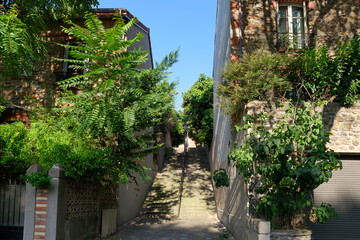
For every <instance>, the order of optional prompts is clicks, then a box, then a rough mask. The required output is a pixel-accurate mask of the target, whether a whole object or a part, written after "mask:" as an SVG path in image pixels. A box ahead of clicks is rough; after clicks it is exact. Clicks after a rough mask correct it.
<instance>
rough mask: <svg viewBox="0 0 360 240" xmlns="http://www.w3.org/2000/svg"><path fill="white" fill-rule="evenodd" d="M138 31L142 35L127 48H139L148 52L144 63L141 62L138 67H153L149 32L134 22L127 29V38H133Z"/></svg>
mask: <svg viewBox="0 0 360 240" xmlns="http://www.w3.org/2000/svg"><path fill="white" fill-rule="evenodd" d="M138 33H141V34H142V35H143V36H144V37H143V38H142V39H141V40H140V41H139V42H137V43H135V44H134V45H132V46H131V47H130V48H129V50H130V51H131V50H133V49H139V48H140V47H141V50H143V51H147V52H148V59H147V61H146V62H145V63H143V64H141V65H140V66H139V67H140V68H144V69H147V68H153V62H152V56H151V45H150V32H147V31H145V30H144V29H143V28H142V27H141V26H140V25H137V24H135V25H134V26H133V27H132V28H130V29H129V31H128V33H127V39H129V40H130V39H133V38H134V37H136V35H137V34H138Z"/></svg>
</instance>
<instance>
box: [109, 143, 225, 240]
mask: <svg viewBox="0 0 360 240" xmlns="http://www.w3.org/2000/svg"><path fill="white" fill-rule="evenodd" d="M183 150H184V149H183V148H176V149H175V152H174V154H173V156H172V158H171V159H169V160H168V161H167V162H166V165H165V167H164V168H163V171H162V172H159V173H158V174H157V176H156V179H155V181H154V184H153V187H152V190H151V191H150V193H149V195H148V197H147V199H146V200H145V203H144V206H143V210H142V211H141V214H140V215H139V216H138V217H137V218H136V219H134V220H133V221H131V222H128V223H126V224H124V225H123V226H121V227H120V228H119V229H118V232H117V234H116V235H115V236H113V237H112V238H109V240H110V239H114V240H115V239H116V240H118V239H123V240H125V239H126V240H132V239H139V240H140V239H141V240H143V239H145V240H146V239H152V240H153V239H159V240H161V239H164V240H165V239H168V240H169V239H194V240H197V239H199V240H200V239H209V240H210V239H216V240H217V239H220V237H221V235H222V234H223V231H224V230H225V228H224V227H223V225H222V224H221V223H220V222H219V221H218V219H217V217H216V214H215V202H214V196H213V191H212V185H211V181H210V176H211V174H210V173H209V172H208V171H207V169H206V167H204V166H201V164H200V162H201V161H200V155H199V153H198V150H197V149H196V148H190V149H189V150H188V154H187V168H186V175H185V179H184V186H183V196H182V201H181V208H180V215H179V217H178V216H177V213H178V194H179V188H180V181H181V169H182V161H183V157H184V154H183ZM223 239H225V238H223Z"/></svg>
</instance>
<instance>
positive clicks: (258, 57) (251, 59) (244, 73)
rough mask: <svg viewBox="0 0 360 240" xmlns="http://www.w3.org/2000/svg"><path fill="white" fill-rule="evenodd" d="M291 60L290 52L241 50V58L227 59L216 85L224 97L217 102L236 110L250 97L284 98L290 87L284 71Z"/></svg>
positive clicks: (234, 112)
mask: <svg viewBox="0 0 360 240" xmlns="http://www.w3.org/2000/svg"><path fill="white" fill-rule="evenodd" d="M291 61H292V56H291V55H284V54H280V53H270V52H267V51H264V50H259V51H257V52H254V53H251V54H249V53H246V54H244V56H243V58H242V60H241V62H237V61H234V62H229V63H227V64H226V65H225V67H224V69H223V71H222V73H221V78H222V82H221V83H220V84H218V85H217V86H216V87H217V90H218V95H219V97H220V98H221V99H223V100H224V101H222V102H221V103H220V104H221V105H222V106H223V107H224V109H225V110H226V111H227V112H228V113H229V114H237V113H239V112H242V109H243V108H244V106H245V105H246V104H247V103H248V102H250V101H254V100H271V99H272V100H273V99H276V98H283V97H284V96H285V95H286V94H287V93H288V92H289V91H291V90H292V87H291V84H289V82H288V81H287V78H286V76H285V74H284V69H285V67H286V65H287V64H289V62H291Z"/></svg>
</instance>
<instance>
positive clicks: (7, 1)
mask: <svg viewBox="0 0 360 240" xmlns="http://www.w3.org/2000/svg"><path fill="white" fill-rule="evenodd" d="M96 5H98V1H97V0H70V1H62V0H36V1H35V0H29V1H22V0H2V1H0V62H1V64H0V68H1V75H4V76H19V75H24V74H25V75H26V74H30V73H31V72H32V71H33V70H34V69H35V67H36V64H40V62H41V61H45V60H47V57H46V56H47V47H48V44H47V40H46V39H45V38H44V37H43V35H42V33H43V32H45V30H47V29H48V28H49V27H51V25H52V24H53V23H54V22H56V21H58V20H59V19H60V18H61V17H63V16H67V17H73V16H76V15H82V14H83V13H84V12H85V11H88V10H91V8H92V6H96Z"/></svg>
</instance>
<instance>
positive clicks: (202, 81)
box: [182, 74, 214, 145]
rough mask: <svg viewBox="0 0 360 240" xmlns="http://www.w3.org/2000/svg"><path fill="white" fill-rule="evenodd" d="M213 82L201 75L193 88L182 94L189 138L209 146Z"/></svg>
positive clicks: (211, 126)
mask: <svg viewBox="0 0 360 240" xmlns="http://www.w3.org/2000/svg"><path fill="white" fill-rule="evenodd" d="M213 85H214V80H213V79H212V78H210V77H207V76H205V75H204V74H201V75H200V77H199V79H198V80H197V81H196V82H195V83H194V84H193V86H192V87H191V88H190V89H189V90H188V91H187V92H186V93H184V94H183V103H182V107H183V108H184V115H183V117H184V119H183V120H184V121H185V122H187V123H188V126H189V127H188V133H189V137H191V138H193V139H194V140H195V142H196V143H200V144H201V143H204V144H208V145H210V144H211V141H212V133H213Z"/></svg>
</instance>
